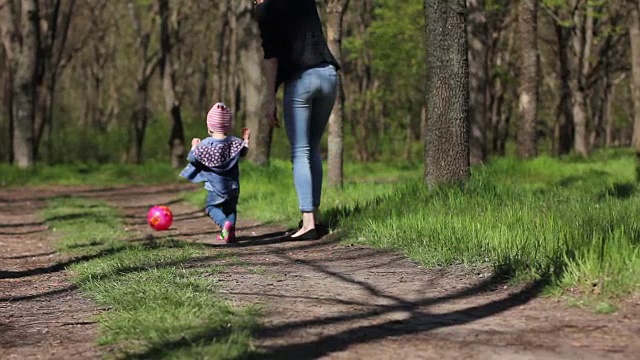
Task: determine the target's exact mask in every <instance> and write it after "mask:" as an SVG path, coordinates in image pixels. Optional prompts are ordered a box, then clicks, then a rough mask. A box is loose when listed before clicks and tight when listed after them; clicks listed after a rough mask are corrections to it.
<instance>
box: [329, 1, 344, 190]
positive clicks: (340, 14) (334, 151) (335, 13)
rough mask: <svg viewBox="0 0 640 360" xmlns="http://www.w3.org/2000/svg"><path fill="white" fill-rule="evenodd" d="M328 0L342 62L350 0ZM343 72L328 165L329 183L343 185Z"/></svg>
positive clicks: (333, 42) (332, 41)
mask: <svg viewBox="0 0 640 360" xmlns="http://www.w3.org/2000/svg"><path fill="white" fill-rule="evenodd" d="M326 2H327V15H328V16H327V40H328V43H329V49H330V50H331V53H333V56H334V57H335V58H336V59H337V60H338V62H342V21H343V19H344V14H345V12H346V11H347V7H348V6H349V0H326ZM342 83H343V77H342V73H340V74H339V76H338V96H337V98H336V102H335V104H334V106H333V111H332V112H331V116H330V117H329V139H328V148H329V153H328V156H327V157H328V158H327V165H328V170H329V175H328V178H329V184H331V185H334V186H342V184H343V181H344V174H343V157H344V124H343V118H344V101H345V95H344V88H343V86H342Z"/></svg>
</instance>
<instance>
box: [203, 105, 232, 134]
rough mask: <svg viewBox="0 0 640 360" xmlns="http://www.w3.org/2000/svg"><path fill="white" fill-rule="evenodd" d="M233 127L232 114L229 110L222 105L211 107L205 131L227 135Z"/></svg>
mask: <svg viewBox="0 0 640 360" xmlns="http://www.w3.org/2000/svg"><path fill="white" fill-rule="evenodd" d="M232 125H233V114H232V113H231V110H229V108H228V107H227V106H226V105H225V104H223V103H217V104H215V105H213V107H212V108H211V110H209V113H208V114H207V129H209V131H212V132H217V133H224V134H226V133H228V132H229V131H231V126H232Z"/></svg>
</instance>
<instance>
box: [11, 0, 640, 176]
mask: <svg viewBox="0 0 640 360" xmlns="http://www.w3.org/2000/svg"><path fill="white" fill-rule="evenodd" d="M467 3H468V4H467V10H466V11H467V16H466V22H467V23H466V29H467V34H466V35H467V36H466V42H467V44H468V47H467V48H468V86H469V99H468V116H467V123H468V124H467V125H468V133H469V150H470V162H471V164H472V165H475V164H481V163H484V162H485V161H486V160H487V159H488V158H490V157H501V156H510V155H518V156H520V157H522V158H530V157H535V156H536V155H538V154H549V155H553V156H560V155H565V154H570V153H574V154H577V155H579V156H582V157H588V156H589V154H590V153H592V152H593V151H594V150H596V149H600V148H611V147H629V146H631V145H632V143H635V144H636V146H635V148H640V145H637V144H638V142H637V141H636V140H635V139H636V138H638V136H637V134H638V133H639V132H640V129H639V128H640V125H636V121H635V120H634V119H637V118H640V116H636V114H638V113H640V90H637V89H640V20H639V18H638V4H637V3H636V2H634V1H624V0H610V1H605V0H544V1H515V2H514V1H506V0H505V1H502V0H486V1H482V0H469V1H468V2H467ZM317 4H318V7H319V11H320V13H321V15H322V17H323V18H324V19H325V24H326V34H327V37H328V39H329V42H330V45H331V49H332V51H333V52H334V53H335V55H336V56H337V57H338V58H339V59H340V63H341V65H342V71H341V80H342V90H341V101H340V104H339V105H342V106H338V105H337V106H336V109H335V111H334V119H333V120H332V123H333V127H334V130H335V129H338V130H339V131H329V136H330V137H334V138H336V139H338V142H336V141H329V143H331V144H340V145H339V150H338V155H333V156H329V158H332V157H333V158H335V157H336V156H340V154H341V153H344V157H345V158H346V159H349V161H357V162H372V161H395V159H402V161H408V162H413V163H416V162H417V163H421V162H422V161H423V156H422V153H423V151H424V143H425V139H426V136H428V134H426V133H425V126H426V124H427V123H428V122H427V113H428V111H427V108H428V106H427V105H428V100H429V99H428V96H427V88H426V81H425V79H426V76H427V70H428V69H427V67H428V65H427V63H428V62H427V58H426V57H427V48H428V39H427V37H426V36H425V29H426V24H425V14H424V7H423V2H422V1H418V0H363V1H348V0H326V1H317ZM0 19H1V21H0V24H2V26H1V31H2V32H1V37H2V43H3V47H0V84H2V91H1V92H0V100H1V102H0V103H1V106H2V107H1V108H0V136H1V137H0V139H1V140H0V144H1V145H0V161H2V162H8V163H14V164H16V165H17V166H19V167H22V168H26V167H30V166H32V165H33V164H35V163H42V164H60V163H87V162H88V163H109V162H125V163H142V162H145V161H159V162H170V163H171V164H173V166H174V167H178V166H180V165H181V164H182V163H183V159H184V155H185V145H184V144H185V139H187V138H189V139H190V136H195V135H197V134H201V133H203V125H202V124H203V119H204V116H205V114H206V111H207V109H208V107H210V105H211V104H213V103H214V102H216V101H223V102H225V103H227V104H229V105H230V106H231V107H232V109H234V112H235V113H236V117H237V119H236V127H237V128H238V129H240V128H241V127H244V126H248V127H250V128H252V129H253V131H254V134H255V139H256V140H255V141H256V149H255V151H253V152H252V155H251V160H252V161H253V162H254V163H256V164H266V163H267V162H268V160H269V158H270V157H278V158H286V157H287V156H288V153H287V149H286V144H284V143H285V142H284V141H281V140H280V139H282V138H283V133H281V132H280V131H281V130H276V131H275V133H274V132H273V130H272V129H270V128H269V127H268V126H267V125H265V124H264V122H263V121H261V119H259V114H260V107H261V102H262V94H261V90H262V81H263V79H262V68H261V61H262V56H261V55H262V52H261V51H262V50H261V48H260V36H259V33H258V30H257V24H256V21H255V19H254V15H253V4H252V2H251V1H250V0H240V1H227V0H223V1H217V2H215V4H209V3H206V2H202V1H197V0H174V1H168V0H165V1H148V0H128V1H127V2H110V1H107V0H86V1H75V0H55V1H37V0H31V1H12V0H2V1H1V2H0ZM335 117H338V119H335ZM634 134H636V135H634ZM272 138H273V139H274V140H272ZM342 149H344V150H342ZM325 150H326V152H327V153H329V155H330V154H331V149H325ZM331 163H332V162H331V160H330V166H331Z"/></svg>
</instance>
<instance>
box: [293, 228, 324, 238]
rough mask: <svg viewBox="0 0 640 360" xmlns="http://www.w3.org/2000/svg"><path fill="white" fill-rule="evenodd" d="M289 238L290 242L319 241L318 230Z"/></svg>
mask: <svg viewBox="0 0 640 360" xmlns="http://www.w3.org/2000/svg"><path fill="white" fill-rule="evenodd" d="M289 238H291V240H297V241H305V240H318V239H320V234H319V233H318V230H316V229H311V230H309V231H307V232H306V233H303V234H300V235H298V236H289Z"/></svg>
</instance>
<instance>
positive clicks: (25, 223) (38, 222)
mask: <svg viewBox="0 0 640 360" xmlns="http://www.w3.org/2000/svg"><path fill="white" fill-rule="evenodd" d="M42 225H45V223H44V221H30V222H22V223H9V224H0V228H13V227H26V226H42Z"/></svg>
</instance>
